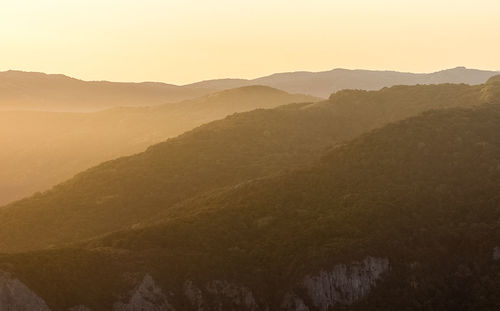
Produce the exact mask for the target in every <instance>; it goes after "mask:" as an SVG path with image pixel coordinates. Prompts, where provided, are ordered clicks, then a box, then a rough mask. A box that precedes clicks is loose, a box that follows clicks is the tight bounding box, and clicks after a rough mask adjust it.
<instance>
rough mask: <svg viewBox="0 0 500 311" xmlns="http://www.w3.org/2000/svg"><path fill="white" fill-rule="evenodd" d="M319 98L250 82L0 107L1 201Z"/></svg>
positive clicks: (44, 188)
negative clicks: (69, 107)
mask: <svg viewBox="0 0 500 311" xmlns="http://www.w3.org/2000/svg"><path fill="white" fill-rule="evenodd" d="M315 100H316V98H314V97H310V96H303V95H291V94H288V93H286V92H283V91H279V90H276V89H272V88H269V87H262V86H250V87H243V88H237V89H232V90H226V91H222V92H218V93H214V94H210V95H206V96H202V97H199V98H196V99H191V100H186V101H182V102H178V103H172V104H164V105H160V106H156V107H148V108H146V107H144V108H131V107H129V108H114V109H109V110H105V111H99V112H93V113H62V112H41V111H0V141H1V142H2V148H1V149H0V163H2V169H1V170H0V205H3V204H6V203H8V202H11V201H13V200H16V199H21V198H23V197H26V196H28V195H32V194H33V193H35V192H38V191H44V190H47V189H49V188H50V187H52V186H53V185H56V184H58V183H60V182H62V181H64V180H66V179H69V178H71V177H73V176H74V175H75V174H76V173H78V172H80V171H82V170H85V169H87V168H89V167H92V166H94V165H97V164H99V163H101V162H103V161H107V160H111V159H114V158H117V157H120V156H126V155H130V154H134V153H137V152H142V151H144V150H145V149H146V148H147V147H148V146H150V145H152V144H156V143H158V142H161V141H164V140H165V139H167V138H169V137H174V136H177V135H179V134H181V133H183V132H185V131H187V130H190V129H193V128H195V127H197V126H199V125H201V124H203V123H207V122H210V121H213V120H217V119H221V118H223V117H225V116H227V115H230V114H233V113H235V112H244V111H249V110H253V109H257V108H273V107H277V106H280V105H283V104H289V103H295V102H312V101H315Z"/></svg>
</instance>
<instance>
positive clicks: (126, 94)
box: [0, 67, 498, 112]
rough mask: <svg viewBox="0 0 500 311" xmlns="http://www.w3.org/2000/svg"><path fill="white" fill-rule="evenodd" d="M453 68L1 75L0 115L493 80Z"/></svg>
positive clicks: (487, 74) (479, 72) (478, 72)
mask: <svg viewBox="0 0 500 311" xmlns="http://www.w3.org/2000/svg"><path fill="white" fill-rule="evenodd" d="M497 74H498V72H496V71H485V70H476V69H467V68H464V67H457V68H454V69H448V70H443V71H439V72H434V73H427V74H419V73H417V74H415V73H405V72H396V71H371V70H347V69H333V70H330V71H323V72H306V71H299V72H289V73H277V74H273V75H270V76H266V77H260V78H257V79H252V80H246V79H217V80H208V81H201V82H197V83H193V84H189V85H183V86H178V85H171V84H165V83H153V82H144V83H118V82H108V81H82V80H77V79H74V78H70V77H67V76H64V75H47V74H44V73H36V72H21V71H5V72H0V110H44V111H72V112H82V111H85V112H88V111H96V110H102V109H106V108H111V107H118V106H120V107H121V106H141V107H142V106H155V105H160V104H164V103H168V102H178V101H181V100H186V99H192V98H196V97H199V96H202V95H207V94H210V93H214V92H217V91H222V90H226V89H232V88H237V87H242V86H251V85H264V86H269V87H272V88H277V89H280V90H283V91H286V92H289V93H292V94H296V93H299V94H307V95H311V96H315V97H321V98H327V97H328V96H330V94H331V93H334V92H336V91H339V90H343V89H362V90H378V89H380V88H383V87H390V86H394V85H416V84H439V83H466V84H471V85H475V84H481V83H485V82H486V80H488V78H490V77H492V76H494V75H497Z"/></svg>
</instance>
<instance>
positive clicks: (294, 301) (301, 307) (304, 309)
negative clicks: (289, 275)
mask: <svg viewBox="0 0 500 311" xmlns="http://www.w3.org/2000/svg"><path fill="white" fill-rule="evenodd" d="M280 308H281V309H282V310H287V311H310V309H309V307H308V306H307V305H306V304H305V303H304V300H302V298H300V297H299V296H297V295H294V294H290V293H287V294H285V297H284V298H283V301H282V303H281V305H280Z"/></svg>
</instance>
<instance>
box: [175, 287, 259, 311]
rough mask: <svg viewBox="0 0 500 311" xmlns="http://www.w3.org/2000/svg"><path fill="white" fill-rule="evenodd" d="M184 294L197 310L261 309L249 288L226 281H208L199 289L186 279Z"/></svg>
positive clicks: (253, 310) (252, 310)
mask: <svg viewBox="0 0 500 311" xmlns="http://www.w3.org/2000/svg"><path fill="white" fill-rule="evenodd" d="M184 295H185V297H186V298H187V299H188V300H189V302H190V304H191V306H192V307H193V308H194V310H197V311H208V310H218V311H223V310H232V309H233V308H238V310H248V311H256V310H261V308H259V305H258V303H257V301H256V300H255V297H254V295H253V293H252V291H251V290H250V289H249V288H247V287H245V286H241V285H238V284H234V283H231V282H228V281H219V280H215V281H210V282H208V283H206V284H205V288H204V290H201V289H200V288H199V287H197V286H196V285H194V283H193V282H192V281H190V280H188V281H186V282H185V283H184Z"/></svg>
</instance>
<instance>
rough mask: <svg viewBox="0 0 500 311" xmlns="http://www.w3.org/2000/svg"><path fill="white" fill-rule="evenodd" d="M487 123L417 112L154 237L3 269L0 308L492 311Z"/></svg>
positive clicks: (227, 197)
mask: <svg viewBox="0 0 500 311" xmlns="http://www.w3.org/2000/svg"><path fill="white" fill-rule="evenodd" d="M499 120H500V105H499V104H488V105H482V106H480V107H477V108H471V109H462V108H455V109H444V110H439V111H438V110H436V111H431V112H426V113H424V114H422V115H420V116H417V117H412V118H409V119H406V120H403V121H400V122H397V123H392V124H389V125H386V126H385V127H383V128H379V129H376V130H374V131H372V132H370V133H368V134H365V135H362V136H361V137H358V138H356V139H354V140H352V141H350V142H347V143H346V144H343V145H342V146H338V147H337V148H335V149H333V150H330V151H328V152H326V154H325V155H324V156H323V157H322V158H321V159H320V160H317V161H314V164H312V165H311V166H310V167H307V168H302V169H299V170H294V171H290V172H286V173H283V174H280V175H277V176H269V177H267V178H262V179H257V180H252V181H250V182H247V183H244V184H239V185H238V186H233V187H229V188H226V189H224V190H221V191H217V192H212V193H209V194H205V195H202V196H198V197H197V198H193V199H192V200H188V201H184V203H182V204H181V206H179V208H178V209H177V210H176V212H174V213H173V214H172V215H171V216H170V217H169V218H168V219H165V220H164V221H163V222H162V223H159V224H156V225H153V226H147V227H143V228H136V229H129V230H125V231H121V232H116V233H113V234H111V235H108V236H105V237H102V238H98V239H94V240H90V241H86V242H83V243H79V244H76V245H73V246H72V247H68V248H62V249H53V250H44V251H37V252H30V253H23V254H15V255H3V256H1V257H0V267H1V269H2V270H3V271H4V272H3V275H2V276H1V277H0V283H1V284H2V285H3V286H6V287H8V288H11V289H13V290H11V291H4V297H3V298H4V299H3V300H0V306H3V307H12V306H17V307H18V309H16V310H28V309H27V308H26V306H31V307H32V308H33V306H36V307H38V310H42V311H47V310H52V311H59V310H94V311H99V310H114V311H118V310H290V311H291V310H302V311H306V310H309V311H312V310H320V311H327V310H353V311H361V310H496V309H498V308H499V307H500V291H499V289H498V284H499V282H500V278H499V276H500V261H499V259H500V247H499V245H500V235H499V234H498V233H499V232H500V223H499V221H498V219H500V209H499V206H500V197H499V196H498V190H499V186H498V185H499V181H500V122H499ZM129 161H130V159H129ZM82 190H84V189H82ZM60 202H63V201H60ZM40 208H42V207H40ZM73 208H75V209H79V208H81V206H77V205H75V206H73ZM117 216H119V215H117ZM58 229H59V228H58ZM23 306H24V309H23Z"/></svg>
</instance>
